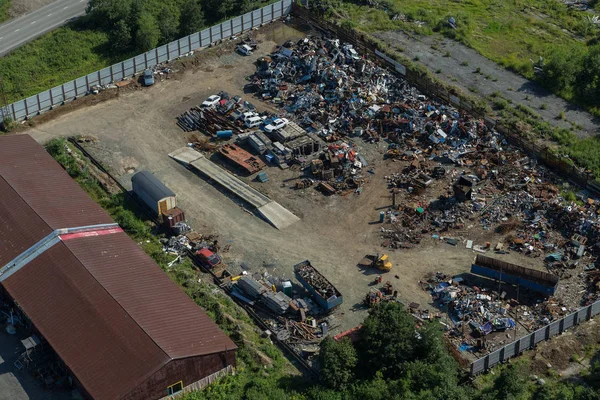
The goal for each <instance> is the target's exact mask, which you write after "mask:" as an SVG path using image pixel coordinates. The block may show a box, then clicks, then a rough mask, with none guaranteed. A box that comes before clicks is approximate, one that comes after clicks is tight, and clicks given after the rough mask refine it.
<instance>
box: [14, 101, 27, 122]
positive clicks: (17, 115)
mask: <svg viewBox="0 0 600 400" xmlns="http://www.w3.org/2000/svg"><path fill="white" fill-rule="evenodd" d="M11 108H12V112H13V115H14V119H15V121H17V120H21V119H25V118H27V112H26V111H25V100H19V101H17V102H16V103H13V104H12V106H11Z"/></svg>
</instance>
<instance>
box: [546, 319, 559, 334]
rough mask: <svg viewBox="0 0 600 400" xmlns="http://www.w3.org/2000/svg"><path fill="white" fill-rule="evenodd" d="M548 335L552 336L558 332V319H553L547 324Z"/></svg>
mask: <svg viewBox="0 0 600 400" xmlns="http://www.w3.org/2000/svg"><path fill="white" fill-rule="evenodd" d="M548 328H549V330H548V336H549V337H553V336H556V335H558V334H559V333H560V321H554V322H552V323H551V324H550V325H549V326H548Z"/></svg>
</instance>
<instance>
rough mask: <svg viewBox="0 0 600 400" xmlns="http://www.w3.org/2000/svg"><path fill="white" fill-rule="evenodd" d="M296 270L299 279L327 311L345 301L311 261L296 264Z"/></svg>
mask: <svg viewBox="0 0 600 400" xmlns="http://www.w3.org/2000/svg"><path fill="white" fill-rule="evenodd" d="M294 272H295V273H296V278H297V279H298V281H299V282H300V283H301V284H302V286H304V287H305V288H306V290H308V291H309V292H310V293H311V294H312V295H313V298H314V299H315V301H316V302H317V304H319V306H320V307H321V308H323V310H325V312H329V311H331V310H332V309H334V308H335V307H337V306H339V305H340V304H342V302H343V301H344V299H343V297H342V294H341V293H340V292H339V291H338V290H337V289H336V288H335V286H333V284H331V282H329V281H328V280H327V278H325V277H324V276H323V275H322V274H321V273H320V272H319V271H317V269H316V268H315V267H313V266H312V265H311V264H310V261H308V260H306V261H302V262H301V263H298V264H296V265H294Z"/></svg>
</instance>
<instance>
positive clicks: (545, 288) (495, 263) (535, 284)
mask: <svg viewBox="0 0 600 400" xmlns="http://www.w3.org/2000/svg"><path fill="white" fill-rule="evenodd" d="M471 272H472V273H474V274H477V275H481V276H486V277H488V278H492V279H496V280H499V281H502V282H506V283H510V284H513V285H519V286H520V287H523V288H527V289H530V290H533V291H535V292H538V293H542V294H545V295H548V296H553V295H554V292H555V291H556V288H557V287H558V281H559V279H558V277H557V276H556V275H553V274H549V273H547V272H543V271H537V270H535V269H531V268H525V267H520V266H518V265H514V264H510V263H507V262H506V261H502V260H497V259H494V258H490V257H486V256H482V255H477V257H476V258H475V261H474V263H473V264H472V265H471Z"/></svg>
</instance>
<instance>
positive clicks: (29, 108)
mask: <svg viewBox="0 0 600 400" xmlns="http://www.w3.org/2000/svg"><path fill="white" fill-rule="evenodd" d="M25 112H26V113H27V115H35V114H37V112H38V107H37V96H31V97H28V98H26V99H25Z"/></svg>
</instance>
